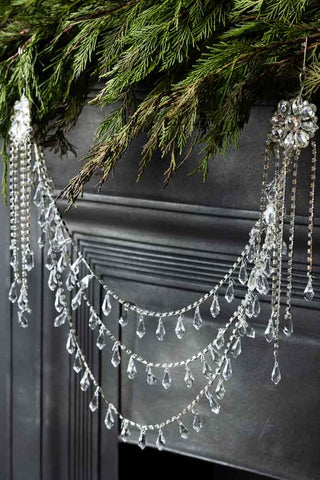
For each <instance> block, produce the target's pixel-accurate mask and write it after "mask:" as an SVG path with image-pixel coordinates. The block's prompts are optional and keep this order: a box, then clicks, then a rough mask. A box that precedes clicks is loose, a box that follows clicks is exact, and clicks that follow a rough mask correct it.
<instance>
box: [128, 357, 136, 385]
mask: <svg viewBox="0 0 320 480" xmlns="http://www.w3.org/2000/svg"><path fill="white" fill-rule="evenodd" d="M127 374H128V377H129V378H130V380H133V379H134V378H135V376H136V375H137V368H136V365H135V363H134V357H133V355H131V357H130V358H129V362H128V368H127Z"/></svg>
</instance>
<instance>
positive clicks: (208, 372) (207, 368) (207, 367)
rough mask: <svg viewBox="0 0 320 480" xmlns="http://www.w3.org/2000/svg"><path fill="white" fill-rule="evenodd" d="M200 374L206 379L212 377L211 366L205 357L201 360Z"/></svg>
mask: <svg viewBox="0 0 320 480" xmlns="http://www.w3.org/2000/svg"><path fill="white" fill-rule="evenodd" d="M202 375H203V376H204V377H206V378H207V379H208V380H210V379H211V377H212V368H211V367H210V365H209V363H208V362H207V361H206V360H205V359H203V360H202Z"/></svg>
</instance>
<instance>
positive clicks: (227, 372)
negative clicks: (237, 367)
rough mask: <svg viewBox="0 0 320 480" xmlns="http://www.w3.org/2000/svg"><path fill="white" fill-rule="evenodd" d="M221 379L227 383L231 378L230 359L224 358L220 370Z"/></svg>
mask: <svg viewBox="0 0 320 480" xmlns="http://www.w3.org/2000/svg"><path fill="white" fill-rule="evenodd" d="M222 376H223V378H224V379H225V380H226V381H228V380H229V379H230V378H231V376H232V367H231V360H230V358H226V359H225V362H224V366H223V369H222Z"/></svg>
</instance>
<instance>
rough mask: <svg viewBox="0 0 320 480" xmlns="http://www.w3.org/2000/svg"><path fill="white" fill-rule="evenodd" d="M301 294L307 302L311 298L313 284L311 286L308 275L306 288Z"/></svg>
mask: <svg viewBox="0 0 320 480" xmlns="http://www.w3.org/2000/svg"><path fill="white" fill-rule="evenodd" d="M303 295H304V298H305V300H307V302H311V300H313V297H314V290H313V286H312V278H311V277H309V279H308V283H307V286H306V288H305V289H304V292H303Z"/></svg>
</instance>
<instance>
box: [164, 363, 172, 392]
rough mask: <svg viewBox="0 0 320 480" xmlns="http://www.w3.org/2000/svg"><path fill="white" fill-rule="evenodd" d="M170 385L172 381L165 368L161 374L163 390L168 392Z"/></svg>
mask: <svg viewBox="0 0 320 480" xmlns="http://www.w3.org/2000/svg"><path fill="white" fill-rule="evenodd" d="M171 383H172V379H171V375H170V371H169V369H168V368H165V369H164V373H163V378H162V386H163V388H164V389H165V390H168V388H170V386H171Z"/></svg>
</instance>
